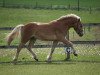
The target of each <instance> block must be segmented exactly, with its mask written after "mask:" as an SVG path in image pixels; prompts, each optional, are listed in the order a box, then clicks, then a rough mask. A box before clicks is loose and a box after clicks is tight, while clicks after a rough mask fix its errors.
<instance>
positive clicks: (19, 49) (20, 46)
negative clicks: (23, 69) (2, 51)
mask: <svg viewBox="0 0 100 75" xmlns="http://www.w3.org/2000/svg"><path fill="white" fill-rule="evenodd" d="M23 46H24V44H23V43H20V44H19V46H18V47H17V52H16V55H15V58H14V60H13V63H14V64H16V63H17V59H18V56H19V53H20V51H21V49H22V47H23Z"/></svg>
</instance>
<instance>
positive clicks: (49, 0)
mask: <svg viewBox="0 0 100 75" xmlns="http://www.w3.org/2000/svg"><path fill="white" fill-rule="evenodd" d="M0 2H3V0H0ZM36 2H37V3H38V5H48V6H49V5H51V4H52V5H66V6H68V5H69V4H70V5H71V6H77V2H78V0H28V1H27V0H5V3H6V4H26V5H36ZM99 2H100V1H99V0H80V6H82V7H90V6H91V7H100V4H99Z"/></svg>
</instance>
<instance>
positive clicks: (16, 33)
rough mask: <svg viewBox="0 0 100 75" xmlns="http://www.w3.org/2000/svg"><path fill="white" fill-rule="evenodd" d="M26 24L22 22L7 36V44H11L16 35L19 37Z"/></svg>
mask: <svg viewBox="0 0 100 75" xmlns="http://www.w3.org/2000/svg"><path fill="white" fill-rule="evenodd" d="M22 26H24V25H23V24H20V25H18V26H16V27H15V28H14V29H13V30H12V31H11V32H10V33H9V34H8V35H7V37H6V41H7V44H8V45H10V44H11V42H12V41H13V40H14V38H15V37H17V36H18V35H19V33H20V31H21V27H22Z"/></svg>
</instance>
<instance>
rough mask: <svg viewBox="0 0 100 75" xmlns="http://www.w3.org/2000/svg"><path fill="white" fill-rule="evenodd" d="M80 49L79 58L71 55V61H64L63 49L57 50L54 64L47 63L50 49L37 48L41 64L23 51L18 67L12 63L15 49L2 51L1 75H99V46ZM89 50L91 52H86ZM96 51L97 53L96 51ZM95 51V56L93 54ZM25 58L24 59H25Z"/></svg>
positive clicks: (54, 55)
mask: <svg viewBox="0 0 100 75" xmlns="http://www.w3.org/2000/svg"><path fill="white" fill-rule="evenodd" d="M89 48H90V47H87V48H86V47H84V49H83V47H82V48H80V47H79V46H78V49H79V50H78V52H79V56H78V57H75V56H73V55H71V60H70V61H64V59H65V53H64V51H63V48H57V49H56V50H55V52H54V54H53V59H52V63H47V62H45V60H46V56H47V54H48V52H49V51H50V49H48V48H46V49H41V48H38V49H37V48H35V49H34V52H35V53H36V54H37V57H38V59H39V62H35V60H33V59H32V57H31V55H30V53H28V51H27V50H26V49H23V50H22V51H21V53H20V56H19V59H18V61H21V62H18V63H17V65H13V64H12V63H7V62H11V61H12V60H13V57H14V55H15V52H16V51H15V49H0V62H6V63H0V75H40V74H41V75H56V74H57V75H61V74H62V75H66V74H67V75H80V74H81V75H99V74H100V71H99V70H100V55H99V53H97V51H98V52H99V48H100V47H99V46H94V48H93V49H92V50H90V49H89ZM86 49H89V50H86ZM94 50H95V51H94ZM93 51H94V54H93ZM23 58H24V59H23Z"/></svg>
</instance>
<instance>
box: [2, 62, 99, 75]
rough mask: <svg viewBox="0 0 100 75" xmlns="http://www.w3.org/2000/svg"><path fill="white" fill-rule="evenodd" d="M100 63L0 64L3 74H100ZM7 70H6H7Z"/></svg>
mask: <svg viewBox="0 0 100 75" xmlns="http://www.w3.org/2000/svg"><path fill="white" fill-rule="evenodd" d="M99 65H100V63H86V62H78V63H77V62H67V63H51V64H47V63H33V64H19V65H12V64H2V65H1V64H0V74H1V75H61V74H62V75H100V71H99V70H100V66H99ZM5 71H6V72H5Z"/></svg>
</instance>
